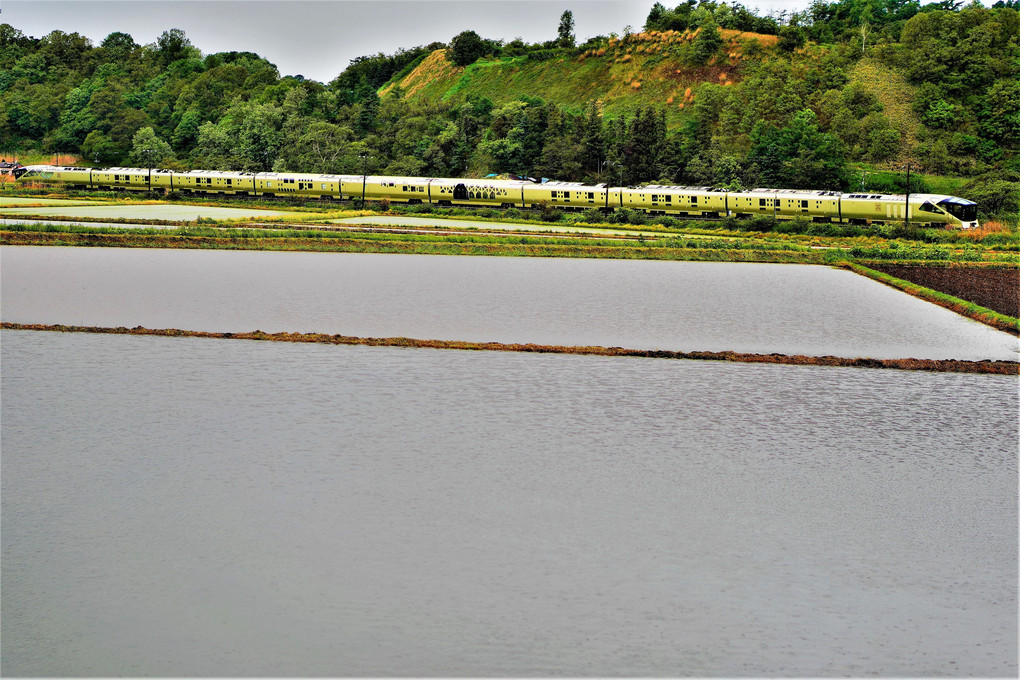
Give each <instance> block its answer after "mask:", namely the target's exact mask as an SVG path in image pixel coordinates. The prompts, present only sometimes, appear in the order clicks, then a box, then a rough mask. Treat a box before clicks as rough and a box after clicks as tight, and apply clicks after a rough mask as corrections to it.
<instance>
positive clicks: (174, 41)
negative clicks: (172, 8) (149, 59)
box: [156, 28, 196, 67]
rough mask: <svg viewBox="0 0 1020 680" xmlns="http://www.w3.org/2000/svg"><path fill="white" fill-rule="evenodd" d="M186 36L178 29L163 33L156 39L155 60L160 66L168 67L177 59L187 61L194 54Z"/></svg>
mask: <svg viewBox="0 0 1020 680" xmlns="http://www.w3.org/2000/svg"><path fill="white" fill-rule="evenodd" d="M195 52H196V50H195V49H194V48H193V47H192V45H191V41H190V40H188V36H186V35H185V34H184V31H182V30H181V29H179V28H171V29H170V30H168V31H163V32H162V33H161V34H160V36H159V37H158V38H156V58H157V59H158V60H159V63H160V65H161V66H164V67H166V66H169V65H170V64H172V63H173V62H175V61H177V60H179V59H187V58H188V57H191V56H193V55H194V54H195Z"/></svg>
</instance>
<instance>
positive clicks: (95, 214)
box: [3, 203, 294, 226]
mask: <svg viewBox="0 0 1020 680" xmlns="http://www.w3.org/2000/svg"><path fill="white" fill-rule="evenodd" d="M3 214H4V215H5V216H7V217H15V218H16V217H18V216H29V215H31V216H39V217H61V218H66V219H74V218H86V217H87V218H92V219H120V220H162V221H166V222H195V221H197V220H198V219H199V218H206V219H214V220H234V219H251V218H258V217H282V216H286V215H294V213H292V212H286V211H282V210H264V209H260V208H221V207H216V206H204V205H177V204H174V205H101V204H89V205H81V204H80V203H79V204H77V205H59V206H46V207H33V208H7V207H4V208H3ZM146 226H148V225H146Z"/></svg>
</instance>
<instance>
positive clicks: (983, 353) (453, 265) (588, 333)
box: [0, 247, 1018, 360]
mask: <svg viewBox="0 0 1020 680" xmlns="http://www.w3.org/2000/svg"><path fill="white" fill-rule="evenodd" d="M0 257H2V260H3V267H2V278H3V280H2V283H3V285H2V296H3V305H2V314H3V320H4V321H14V322H22V323H58V324H85V325H97V326H138V325H141V326H146V327H149V328H183V329H187V330H208V331H252V330H256V329H260V330H263V331H267V332H271V331H294V332H323V333H343V334H347V335H357V336H370V337H388V336H404V337H414V338H425V339H439V340H467V341H478V342H488V341H497V342H508V343H514V342H532V343H539V344H549V345H602V346H620V347H628V348H635V349H667V350H678V351H723V350H733V351H737V352H760V353H770V352H780V353H784V354H811V355H827V354H831V355H837V356H844V357H861V356H870V357H874V358H879V359H887V358H894V359H895V358H908V357H913V358H919V359H1014V360H1015V359H1016V358H1017V357H1018V354H1017V351H1016V350H1017V340H1016V338H1014V337H1012V336H1010V335H1008V334H1006V333H1003V332H1000V331H996V330H993V329H990V328H988V327H986V326H983V325H981V324H979V323H977V322H974V321H970V320H968V319H965V318H963V317H960V316H958V315H956V314H953V313H952V312H949V311H947V310H944V309H941V308H939V307H936V306H934V305H932V304H929V303H927V302H922V301H920V300H917V299H914V298H911V297H909V296H907V295H905V294H903V293H901V292H899V291H896V290H893V289H891V288H888V287H886V286H883V285H881V284H879V283H876V282H874V281H870V280H868V279H865V278H863V277H860V276H857V275H856V274H853V273H851V272H847V271H841V270H836V269H830V268H826V267H817V266H814V267H813V266H802V265H800V266H799V265H772V264H730V263H706V262H651V261H628V260H567V259H541V258H498V257H491V258H487V257H446V256H428V255H377V254H371V255H364V254H340V253H274V252H231V251H193V250H185V251H180V250H141V249H102V248H28V247H7V248H2V249H0Z"/></svg>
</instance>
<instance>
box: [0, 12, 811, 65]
mask: <svg viewBox="0 0 1020 680" xmlns="http://www.w3.org/2000/svg"><path fill="white" fill-rule="evenodd" d="M654 1H655V0H580V1H579V0H563V1H559V0H0V23H7V24H11V25H12V26H14V27H15V28H17V29H20V30H21V31H22V32H24V33H25V35H31V36H35V37H37V38H39V37H42V36H44V35H46V34H47V33H49V32H50V31H53V30H61V31H64V32H66V33H71V32H77V33H80V34H82V35H84V36H87V37H88V38H90V39H91V40H92V42H93V44H95V45H98V44H99V43H100V42H102V40H103V38H105V37H106V36H107V35H109V34H110V33H113V32H114V31H122V32H124V33H129V34H131V36H132V37H133V38H134V39H135V42H137V43H139V44H142V45H144V44H147V43H151V42H154V41H155V40H156V38H157V37H158V36H159V35H160V34H161V33H162V32H163V31H165V30H167V29H170V28H180V29H182V30H183V31H184V32H185V33H186V34H187V35H188V38H189V39H190V40H191V43H192V44H193V45H194V46H195V47H197V48H199V49H200V50H202V52H203V53H204V54H212V53H215V52H224V51H229V50H236V51H239V52H240V51H247V52H255V53H257V54H259V55H261V56H263V57H265V58H266V59H268V60H269V61H271V62H272V63H274V64H276V66H277V67H278V68H279V69H280V74H281V75H299V74H300V75H303V76H304V77H306V78H311V79H314V80H318V81H320V82H324V83H325V82H329V81H330V80H332V79H333V78H335V77H336V75H337V74H338V73H340V72H341V71H343V70H344V69H345V68H346V67H347V65H348V64H349V63H350V61H351V59H354V58H355V57H359V56H362V55H366V54H377V53H379V52H383V53H385V54H392V53H393V52H396V51H397V50H398V49H400V48H402V47H403V48H409V47H414V46H416V45H427V44H429V43H430V42H434V41H440V42H446V43H448V42H449V41H450V39H451V38H453V36H455V35H457V34H458V33H460V32H461V31H464V30H467V29H472V30H474V31H477V32H478V33H479V34H480V35H481V36H482V37H484V38H491V39H495V40H499V39H502V40H506V41H509V40H513V39H514V38H515V37H521V38H523V39H524V40H525V41H527V42H540V41H545V40H551V39H553V38H555V37H556V29H557V26H558V25H559V18H560V15H561V14H562V13H563V11H564V10H567V9H569V10H571V11H572V12H573V13H574V32H575V33H576V35H577V39H578V42H584V41H585V40H586V39H588V38H590V37H592V36H595V35H608V34H609V33H622V32H623V28H624V26H627V25H628V24H629V25H631V26H633V27H634V28H635V29H636V30H640V28H641V27H642V26H643V25H644V22H645V17H647V16H648V10H649V9H651V7H652V4H653V3H654ZM679 1H680V0H664V1H663V4H664V5H666V6H667V7H673V6H674V5H676V4H677V2H679ZM743 4H744V5H746V6H748V7H751V8H757V9H758V10H759V13H761V14H768V13H769V11H772V10H776V11H778V10H781V9H786V10H798V9H803V8H804V7H806V6H807V4H808V0H792V1H791V0H744V2H743Z"/></svg>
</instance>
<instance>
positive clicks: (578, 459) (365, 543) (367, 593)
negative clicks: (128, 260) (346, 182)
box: [0, 284, 1018, 677]
mask: <svg viewBox="0 0 1020 680" xmlns="http://www.w3.org/2000/svg"><path fill="white" fill-rule="evenodd" d="M5 287H6V284H5ZM0 358H2V367H0V379H2V386H3V397H4V412H3V421H2V428H3V430H2V435H3V445H4V455H3V458H2V475H0V483H2V493H0V499H2V504H3V507H2V517H3V531H2V534H0V539H2V547H3V551H2V554H3V564H2V568H3V575H4V584H3V587H4V597H3V617H2V637H0V640H2V646H3V659H4V671H5V674H7V675H10V676H67V675H73V676H99V677H111V676H135V677H142V676H176V677H182V676H183V677H187V676H203V677H222V676H231V677H235V676H240V677H265V676H268V677H315V676H328V677H344V676H347V677H373V676H400V677H428V676H440V677H458V676H473V677H489V676H493V677H553V676H573V677H580V676H596V677H599V676H610V677H612V676H636V677H655V676H672V677H684V676H688V677H691V676H693V677H760V676H765V677H803V676H807V677H830V676H851V677H863V676H871V675H876V676H883V677H915V676H923V677H929V676H953V677H966V676H978V677H1002V676H1013V677H1015V675H1016V672H1017V626H1016V624H1017V620H1016V607H1017V600H1016V595H1017V505H1016V493H1017V457H1016V450H1017V445H1018V440H1017V429H1016V413H1017V409H1018V403H1017V389H1016V388H1017V381H1016V378H1015V377H1004V376H970V375H960V374H938V373H913V372H911V373H902V372H889V371H881V370H868V369H843V368H816V367H799V366H763V365H747V364H727V363H721V362H687V361H658V360H651V359H627V358H601V357H573V356H552V355H524V354H503V353H491V352H449V351H446V352H444V351H436V350H423V349H401V348H364V347H334V346H307V345H305V346H294V345H282V344H278V343H257V342H224V341H216V340H199V339H193V338H153V337H131V336H115V337H112V336H95V335H87V334H60V333H32V332H25V331H17V332H16V331H3V333H2V343H0Z"/></svg>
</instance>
